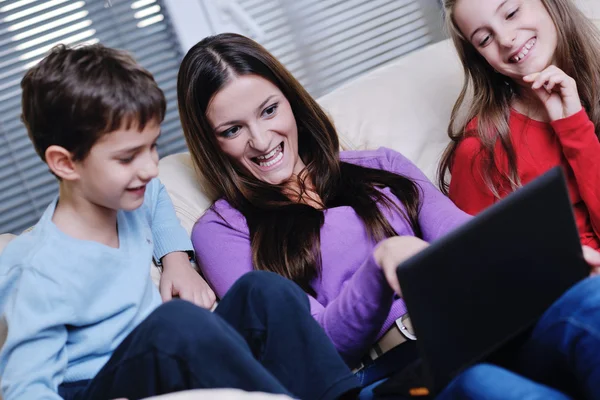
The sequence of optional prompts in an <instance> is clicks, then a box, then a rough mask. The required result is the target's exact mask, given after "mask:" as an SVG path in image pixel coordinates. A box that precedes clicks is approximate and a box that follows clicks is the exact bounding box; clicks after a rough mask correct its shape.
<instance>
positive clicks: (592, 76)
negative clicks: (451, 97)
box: [438, 0, 600, 197]
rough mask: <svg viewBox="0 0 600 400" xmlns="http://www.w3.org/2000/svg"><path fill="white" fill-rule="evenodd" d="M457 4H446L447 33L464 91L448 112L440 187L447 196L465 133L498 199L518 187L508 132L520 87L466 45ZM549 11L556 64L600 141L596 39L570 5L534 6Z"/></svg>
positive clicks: (561, 0)
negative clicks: (473, 140)
mask: <svg viewBox="0 0 600 400" xmlns="http://www.w3.org/2000/svg"><path fill="white" fill-rule="evenodd" d="M458 1H460V0H445V1H444V8H445V13H446V14H445V15H446V27H447V29H448V31H449V34H450V37H451V38H452V41H453V42H454V46H455V47H456V50H457V51H458V55H459V57H460V60H461V62H462V65H463V70H464V85H463V88H462V90H461V92H460V95H459V97H458V100H457V101H456V103H455V105H454V108H453V110H452V115H451V119H450V124H449V126H448V136H449V137H450V139H451V142H450V144H449V145H448V147H447V148H446V150H445V151H444V154H443V156H442V160H441V162H440V165H439V168H438V184H439V186H440V189H441V190H442V191H443V192H444V193H445V194H448V187H449V185H448V182H447V180H446V175H447V172H449V171H450V168H451V165H452V159H453V157H454V152H455V151H456V148H457V146H458V143H459V142H460V141H461V140H462V139H463V138H464V137H465V135H466V134H467V133H469V134H471V133H474V134H475V135H476V136H477V137H478V138H479V139H480V141H481V145H482V146H481V147H482V148H481V152H482V155H483V157H481V160H482V161H481V162H482V163H483V165H482V166H481V167H482V169H481V170H482V171H483V179H484V181H485V183H486V185H487V187H488V188H489V190H490V191H491V192H492V193H493V194H494V195H495V196H496V197H500V191H501V189H502V188H511V189H513V190H514V189H515V188H517V187H518V186H520V184H521V182H520V179H519V176H518V173H517V157H516V154H515V151H514V148H513V145H512V142H511V138H510V130H509V124H508V120H509V116H510V105H511V101H512V99H513V96H515V95H517V94H518V87H517V86H516V84H515V83H514V82H513V81H512V80H511V79H509V78H507V77H505V76H503V75H501V74H499V73H496V72H494V70H493V68H492V67H491V66H490V65H489V64H488V63H487V61H486V60H485V59H484V58H483V57H482V56H481V55H480V54H479V52H478V51H477V49H475V47H473V45H472V44H471V43H470V42H469V41H468V40H467V39H465V37H464V36H463V35H462V33H461V32H460V30H459V29H458V26H457V25H456V23H455V21H454V18H453V10H454V7H455V5H456V3H457V2H458ZM538 1H541V2H542V4H543V5H544V6H545V7H546V9H547V10H548V13H549V14H550V17H551V18H552V20H553V21H554V25H555V26H556V30H557V34H558V45H557V48H556V55H555V57H556V64H557V67H559V68H560V69H562V70H563V71H564V72H565V73H566V74H567V75H569V76H570V77H572V78H573V79H575V81H576V82H577V90H578V91H579V96H580V98H581V102H582V104H583V107H584V108H585V110H586V111H587V113H588V115H589V117H590V119H591V121H592V122H593V123H594V125H595V127H596V135H598V137H599V138H600V33H599V32H598V29H597V28H596V27H595V26H594V25H593V23H592V22H591V21H590V20H589V19H587V18H586V17H585V16H584V15H583V13H582V12H581V11H579V9H578V8H577V7H576V6H575V5H574V4H573V3H572V1H571V0H538ZM475 117H477V129H476V132H466V131H467V124H468V123H469V122H470V121H471V120H472V119H473V118H475ZM497 143H500V146H501V148H502V149H503V150H504V152H505V153H506V161H507V164H508V170H504V169H499V168H498V165H499V164H500V163H499V161H500V160H497V159H495V157H494V154H495V153H494V149H495V148H496V146H497Z"/></svg>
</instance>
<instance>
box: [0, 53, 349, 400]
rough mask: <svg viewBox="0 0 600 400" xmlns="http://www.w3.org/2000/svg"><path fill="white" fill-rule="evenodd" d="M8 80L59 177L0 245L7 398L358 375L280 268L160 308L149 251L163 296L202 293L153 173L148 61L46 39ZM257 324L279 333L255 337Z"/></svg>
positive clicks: (155, 122)
mask: <svg viewBox="0 0 600 400" xmlns="http://www.w3.org/2000/svg"><path fill="white" fill-rule="evenodd" d="M21 86H22V88H23V98H22V107H23V114H22V119H23V122H24V123H25V126H26V127H27V130H28V133H29V136H30V138H31V140H32V142H33V144H34V146H35V149H36V151H37V152H38V154H39V155H40V157H41V158H42V160H44V162H46V164H47V165H48V168H49V169H50V171H51V172H52V173H53V174H54V175H55V176H56V177H57V178H58V179H59V182H60V184H59V195H58V197H57V199H56V200H55V201H53V202H52V204H50V206H49V207H48V208H47V209H46V211H45V212H44V214H43V215H42V217H41V218H40V221H39V222H38V223H37V224H36V225H35V227H34V228H33V229H32V230H31V231H30V232H27V233H25V234H23V235H21V236H20V237H18V238H17V239H15V240H14V241H12V242H11V243H10V244H9V245H8V246H7V248H6V249H5V250H4V252H3V253H2V254H1V255H0V313H1V315H2V317H3V318H4V319H5V321H6V323H7V326H8V336H7V339H6V342H5V344H4V346H3V347H2V349H1V350H0V376H1V377H2V379H1V387H2V391H3V395H4V400H15V399H59V398H61V397H62V398H66V399H93V398H98V399H107V398H115V397H127V398H129V399H134V398H141V397H146V396H151V395H155V394H162V393H169V392H173V391H178V390H184V389H189V388H203V387H236V388H240V389H245V390H262V391H266V392H272V393H285V394H290V393H294V394H295V395H297V394H300V395H301V396H302V397H315V398H317V397H320V396H325V397H327V398H334V397H330V396H332V395H333V396H336V397H337V396H338V395H340V394H341V393H344V392H346V391H347V390H349V389H352V388H354V387H356V386H357V382H355V381H354V380H353V377H352V376H351V375H350V372H349V370H348V369H347V367H346V366H345V365H344V364H343V362H341V359H340V358H339V357H337V354H336V352H335V349H334V348H333V346H332V345H331V343H329V341H328V340H327V337H326V336H325V334H324V332H322V331H320V330H318V329H315V324H316V322H314V320H313V319H312V317H311V315H310V313H309V309H308V302H307V301H306V297H305V296H304V295H303V293H302V292H301V291H300V290H299V289H298V288H295V287H294V286H293V285H290V284H289V283H288V282H285V280H283V279H280V278H279V277H274V276H272V275H270V274H266V273H253V274H251V276H248V277H247V278H245V279H244V278H243V279H241V280H240V282H238V284H237V285H236V286H234V288H232V290H231V291H230V292H229V293H228V295H227V296H225V297H224V298H223V300H222V302H221V304H220V305H219V307H218V308H217V311H216V312H215V313H210V312H208V311H206V310H203V309H201V308H200V307H197V306H196V305H192V304H191V303H189V302H185V301H178V300H176V301H170V302H168V303H166V304H164V305H161V295H160V294H159V291H158V290H157V288H156V287H155V286H154V285H153V283H152V281H151V279H150V274H149V265H150V262H151V259H152V256H154V258H155V259H156V260H160V261H161V262H162V266H163V275H162V278H161V284H160V287H161V293H162V297H163V299H162V300H165V301H166V300H169V299H171V297H172V296H174V295H179V297H181V298H183V299H185V300H189V301H190V302H194V303H196V304H198V305H201V306H203V307H206V308H210V307H211V306H212V304H213V303H214V300H215V297H214V293H213V292H212V290H210V288H209V287H208V285H207V284H206V282H204V280H202V278H201V277H200V276H199V275H198V274H197V273H196V272H195V271H194V270H193V269H192V267H191V264H190V262H189V258H188V252H190V249H192V246H191V243H190V240H189V238H188V236H187V234H186V232H185V231H184V229H183V228H182V227H181V225H180V224H179V221H178V220H177V218H176V216H175V212H174V209H173V206H172V203H171V201H170V199H169V197H168V195H167V193H166V191H165V189H164V187H163V186H162V184H161V183H160V182H159V181H158V180H157V179H154V178H155V177H156V176H157V174H158V154H157V152H156V140H157V139H158V136H159V133H160V123H161V122H162V120H163V118H164V114H165V107H166V106H165V98H164V95H163V93H162V91H161V90H160V89H159V88H158V86H157V84H156V82H155V81H154V79H153V77H152V75H151V74H150V73H149V72H147V71H146V70H144V69H143V68H141V67H140V66H139V65H137V64H136V63H135V61H134V60H133V59H132V58H131V57H129V56H128V55H127V54H125V53H122V52H120V51H117V50H113V49H109V48H105V47H103V46H101V45H95V46H87V47H80V48H66V47H64V46H59V47H56V48H55V49H53V50H52V51H51V53H50V54H49V55H48V56H47V57H46V58H45V59H44V60H42V61H41V62H40V63H39V64H38V65H37V66H35V67H33V68H32V69H31V70H30V71H28V72H27V74H26V75H25V77H24V78H23V81H22V82H21ZM267 298H269V299H270V300H271V301H272V302H273V303H275V304H269V303H270V302H269V303H267V302H266V301H264V300H265V299H267ZM282 307H283V308H282ZM284 310H285V311H288V312H291V314H289V315H291V317H287V316H286V312H285V311H284ZM267 331H268V332H269V334H270V335H281V336H282V337H285V338H286V340H284V342H285V343H274V341H272V340H271V341H270V342H266V332H267ZM240 333H241V335H240ZM258 333H260V335H259V336H257V334H258ZM284 335H285V336H284ZM295 339H296V340H295ZM288 341H289V342H288ZM247 342H248V343H247ZM288 343H290V344H291V343H294V345H295V344H296V343H299V344H298V345H295V346H294V347H293V348H291V349H290V348H289V346H290V345H288ZM311 350H312V351H316V352H317V354H318V356H317V357H311V356H310V354H311ZM255 354H256V355H261V356H265V359H263V360H261V362H260V363H259V362H258V361H257V360H256V359H255V357H254V355H255ZM267 356H268V357H267ZM323 357H327V360H322V358H323ZM313 360H314V361H313ZM298 362H302V363H303V365H300V366H299V365H296V363H298ZM315 362H322V363H323V366H321V365H319V364H315V365H313V363H315ZM321 369H323V371H321ZM315 372H316V375H318V376H317V377H312V376H311V375H312V374H311V373H315ZM292 377H293V378H294V379H292ZM317 378H318V379H317ZM324 378H325V379H324Z"/></svg>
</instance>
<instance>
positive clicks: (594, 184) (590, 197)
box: [552, 109, 600, 237]
mask: <svg viewBox="0 0 600 400" xmlns="http://www.w3.org/2000/svg"><path fill="white" fill-rule="evenodd" d="M552 128H553V129H554V132H555V133H556V135H557V137H558V140H559V141H560V144H561V146H562V151H563V154H564V155H565V158H566V159H567V162H568V163H569V166H570V167H571V169H572V170H573V174H574V176H575V181H576V182H577V187H578V188H579V193H580V194H581V198H582V199H583V202H584V203H585V205H586V207H587V209H588V211H589V213H590V219H591V222H592V227H593V229H594V233H595V234H596V236H598V237H600V142H599V141H598V137H597V136H596V132H595V128H594V124H593V122H592V121H590V119H589V117H588V115H587V113H586V111H585V109H582V110H581V111H580V112H579V113H577V114H575V115H572V116H571V117H568V118H564V119H560V120H558V121H554V122H552Z"/></svg>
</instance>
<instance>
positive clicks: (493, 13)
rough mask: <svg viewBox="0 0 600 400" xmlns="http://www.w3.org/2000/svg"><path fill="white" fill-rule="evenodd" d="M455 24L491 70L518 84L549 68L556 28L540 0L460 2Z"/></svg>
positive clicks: (456, 7)
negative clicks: (524, 78) (528, 76)
mask: <svg viewBox="0 0 600 400" xmlns="http://www.w3.org/2000/svg"><path fill="white" fill-rule="evenodd" d="M453 11H454V22H455V23H456V25H457V27H458V28H459V29H460V31H461V33H462V34H463V36H464V37H465V39H466V40H468V41H469V42H470V43H471V44H472V45H473V46H474V47H475V49H477V51H478V52H479V53H480V54H481V55H482V56H483V57H484V58H485V59H486V61H487V62H488V63H489V64H490V66H491V67H492V68H494V69H495V70H496V71H497V72H499V73H500V74H502V75H505V76H507V77H509V78H511V79H513V80H515V81H516V82H518V83H522V80H521V78H522V77H523V76H525V75H529V74H532V73H534V72H540V71H542V70H544V69H545V68H546V67H548V66H549V65H551V64H552V63H553V60H554V53H555V51H556V47H557V43H558V34H557V31H556V26H555V25H554V22H553V20H552V18H551V17H550V14H549V13H548V10H546V7H545V6H544V4H542V2H541V0H484V1H482V0H459V1H458V2H457V3H456V6H455V7H454V10H453Z"/></svg>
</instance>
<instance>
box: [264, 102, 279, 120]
mask: <svg viewBox="0 0 600 400" xmlns="http://www.w3.org/2000/svg"><path fill="white" fill-rule="evenodd" d="M277 107H279V104H277V103H275V104H272V105H270V106H269V107H267V108H265V110H264V111H263V115H264V116H266V117H271V116H273V115H275V112H276V111H277Z"/></svg>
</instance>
